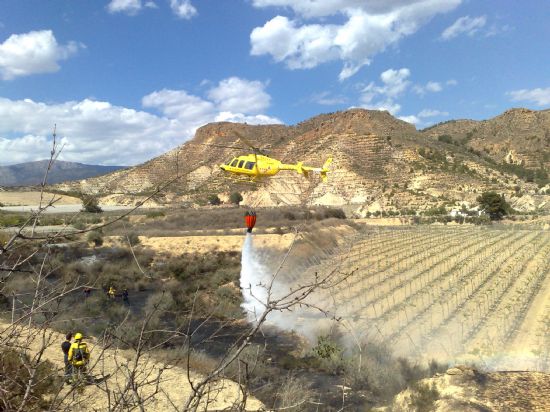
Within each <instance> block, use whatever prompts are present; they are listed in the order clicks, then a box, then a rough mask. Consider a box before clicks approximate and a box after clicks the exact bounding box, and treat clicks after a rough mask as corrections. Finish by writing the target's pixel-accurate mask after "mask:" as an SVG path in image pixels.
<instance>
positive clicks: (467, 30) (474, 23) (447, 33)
mask: <svg viewBox="0 0 550 412" xmlns="http://www.w3.org/2000/svg"><path fill="white" fill-rule="evenodd" d="M485 23H487V17H485V16H479V17H470V16H464V17H460V18H459V19H457V20H456V21H455V22H454V23H453V24H451V25H450V26H449V27H447V28H446V29H445V30H443V33H441V38H442V39H443V40H450V39H452V38H454V37H457V36H459V35H461V34H467V35H468V36H473V35H474V34H476V33H477V32H478V31H479V30H480V29H481V28H482V27H483V26H485Z"/></svg>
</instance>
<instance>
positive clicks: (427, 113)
mask: <svg viewBox="0 0 550 412" xmlns="http://www.w3.org/2000/svg"><path fill="white" fill-rule="evenodd" d="M448 115H449V112H442V111H440V110H433V109H424V110H422V111H421V112H420V113H418V117H420V118H426V117H439V116H448Z"/></svg>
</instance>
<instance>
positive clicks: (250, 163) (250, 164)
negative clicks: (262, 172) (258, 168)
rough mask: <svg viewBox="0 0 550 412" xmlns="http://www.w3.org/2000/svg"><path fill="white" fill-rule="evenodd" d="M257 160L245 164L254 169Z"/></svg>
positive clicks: (247, 167) (249, 168) (246, 166)
mask: <svg viewBox="0 0 550 412" xmlns="http://www.w3.org/2000/svg"><path fill="white" fill-rule="evenodd" d="M255 164H256V162H246V165H245V166H244V168H245V169H248V170H252V169H254V165H255Z"/></svg>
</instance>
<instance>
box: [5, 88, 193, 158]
mask: <svg viewBox="0 0 550 412" xmlns="http://www.w3.org/2000/svg"><path fill="white" fill-rule="evenodd" d="M0 117H1V118H2V119H3V122H2V123H1V124H0V149H1V150H0V163H8V162H10V163H13V161H14V159H17V160H18V161H30V160H39V159H43V158H46V157H47V156H48V154H49V153H48V152H49V149H50V147H49V145H48V144H46V140H47V136H49V135H50V134H51V131H52V128H53V124H54V123H56V124H57V128H58V134H59V136H60V138H62V139H63V143H64V145H65V146H64V149H63V152H62V154H61V158H62V159H65V160H72V161H81V162H85V163H105V164H132V163H135V162H140V161H144V160H146V159H147V158H149V156H150V155H151V154H160V153H162V152H163V151H166V150H168V149H169V148H171V147H173V146H175V145H176V144H177V142H178V141H179V139H181V131H182V130H183V129H184V127H183V126H184V125H183V124H181V122H179V121H178V120H171V119H164V118H160V117H158V116H154V115H152V114H150V113H146V112H142V111H136V110H133V109H127V108H124V107H119V106H113V105H111V104H110V103H107V102H99V101H93V100H88V99H85V100H82V101H80V102H74V101H71V102H66V103H61V104H46V103H38V102H34V101H32V100H28V99H25V100H18V101H14V100H9V99H4V98H0ZM17 135H22V136H20V137H11V136H17ZM5 136H10V138H8V137H5ZM33 142H34V143H33ZM32 144H35V146H31V145H32Z"/></svg>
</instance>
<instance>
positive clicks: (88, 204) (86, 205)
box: [81, 194, 103, 213]
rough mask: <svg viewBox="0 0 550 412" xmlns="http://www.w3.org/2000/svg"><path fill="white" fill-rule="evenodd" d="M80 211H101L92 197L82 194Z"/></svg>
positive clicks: (95, 198) (97, 202) (97, 201)
mask: <svg viewBox="0 0 550 412" xmlns="http://www.w3.org/2000/svg"><path fill="white" fill-rule="evenodd" d="M81 199H82V211H83V212H88V213H102V212H103V209H101V207H100V206H99V200H98V199H97V197H95V196H92V195H87V194H83V195H82V197H81Z"/></svg>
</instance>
